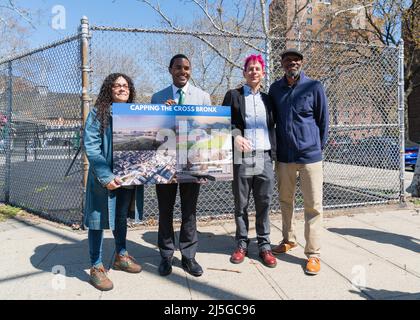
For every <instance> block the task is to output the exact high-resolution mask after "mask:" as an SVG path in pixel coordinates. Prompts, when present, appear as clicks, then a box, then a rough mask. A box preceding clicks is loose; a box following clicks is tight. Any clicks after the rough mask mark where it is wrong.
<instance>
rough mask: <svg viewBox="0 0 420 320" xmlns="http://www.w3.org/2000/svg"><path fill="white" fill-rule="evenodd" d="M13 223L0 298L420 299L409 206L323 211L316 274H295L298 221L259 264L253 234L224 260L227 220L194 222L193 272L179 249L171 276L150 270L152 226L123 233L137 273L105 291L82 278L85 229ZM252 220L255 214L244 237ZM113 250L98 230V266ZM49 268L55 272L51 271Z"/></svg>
mask: <svg viewBox="0 0 420 320" xmlns="http://www.w3.org/2000/svg"><path fill="white" fill-rule="evenodd" d="M19 220H20V221H19ZM19 220H16V219H10V220H8V221H6V222H3V223H0V252H2V255H1V256H0V299H94V300H104V299H168V300H179V299H180V300H184V299H185V300H191V299H192V300H196V299H217V300H224V299H268V300H272V299H420V255H419V253H420V214H419V210H418V209H415V208H407V209H399V208H398V207H396V206H387V207H382V208H373V207H371V208H364V209H358V210H354V211H353V213H351V211H350V214H349V213H347V214H337V215H334V216H330V215H329V214H328V212H326V214H325V217H324V232H323V241H322V244H323V247H322V269H321V273H320V274H319V275H317V276H308V275H305V273H304V266H305V262H306V259H305V255H304V253H303V247H304V245H305V241H304V239H303V220H302V219H301V218H300V219H298V220H297V221H296V222H297V235H298V242H299V246H298V247H297V248H295V249H294V250H293V251H291V252H290V254H283V255H280V256H278V264H277V267H276V268H274V269H271V268H267V267H265V266H264V265H262V263H261V262H260V260H259V258H258V251H257V246H256V243H255V238H253V241H252V243H251V245H250V248H249V250H250V251H249V256H248V257H247V258H246V259H245V261H244V262H243V263H242V264H239V265H234V264H231V263H230V262H229V257H230V254H231V252H232V250H233V249H234V244H235V242H234V232H235V224H234V221H232V220H230V221H220V222H211V223H199V228H198V229H199V252H198V254H197V257H196V258H197V261H198V262H199V263H200V264H201V265H202V267H203V269H204V275H203V276H202V277H199V278H195V277H192V276H190V275H189V274H187V273H185V272H184V271H183V270H182V268H181V262H180V259H181V256H180V253H179V251H177V252H176V254H175V257H176V258H175V259H174V267H173V272H172V274H171V275H170V276H168V277H161V276H159V274H158V271H157V268H158V265H159V262H160V256H159V251H158V249H157V247H156V243H157V228H156V227H139V228H136V229H129V232H128V251H129V253H130V254H131V255H132V256H134V257H135V258H136V259H137V260H138V261H139V262H140V263H141V264H142V266H143V271H142V272H141V273H140V274H127V273H124V272H121V271H115V270H110V272H109V276H110V278H111V280H112V281H113V282H114V289H113V290H111V291H108V292H100V291H98V290H96V289H94V288H93V287H92V286H91V285H90V284H89V283H88V280H89V276H88V273H89V259H88V243H87V233H86V232H82V231H72V230H71V229H70V228H67V227H63V226H60V225H58V224H54V223H51V222H46V221H44V220H42V219H36V218H35V219H26V218H25V219H24V220H22V219H19ZM253 225H254V220H252V221H251V226H252V229H251V230H250V236H251V237H255V229H254V228H253ZM175 230H179V226H176V229H175ZM177 235H178V234H177ZM271 240H272V244H277V243H278V242H279V241H280V240H281V218H280V217H279V215H273V216H272V218H271ZM113 250H114V242H113V237H112V233H111V232H109V231H107V232H106V238H105V240H104V261H105V263H106V267H109V266H110V265H111V263H112V259H113V253H114V252H113ZM57 270H61V275H60V274H59V275H55V274H54V273H56V272H57Z"/></svg>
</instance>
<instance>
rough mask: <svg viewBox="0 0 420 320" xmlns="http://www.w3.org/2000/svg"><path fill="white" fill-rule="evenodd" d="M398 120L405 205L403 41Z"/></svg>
mask: <svg viewBox="0 0 420 320" xmlns="http://www.w3.org/2000/svg"><path fill="white" fill-rule="evenodd" d="M398 121H399V132H400V142H401V144H400V205H405V204H406V203H405V190H404V189H405V187H404V173H405V163H404V153H405V132H404V131H405V121H404V41H403V40H402V39H401V40H400V43H399V47H398Z"/></svg>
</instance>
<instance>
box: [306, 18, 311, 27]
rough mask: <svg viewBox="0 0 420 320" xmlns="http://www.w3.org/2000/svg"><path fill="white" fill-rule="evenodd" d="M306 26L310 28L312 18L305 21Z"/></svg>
mask: <svg viewBox="0 0 420 320" xmlns="http://www.w3.org/2000/svg"><path fill="white" fill-rule="evenodd" d="M306 25H308V26H311V25H312V18H307V19H306Z"/></svg>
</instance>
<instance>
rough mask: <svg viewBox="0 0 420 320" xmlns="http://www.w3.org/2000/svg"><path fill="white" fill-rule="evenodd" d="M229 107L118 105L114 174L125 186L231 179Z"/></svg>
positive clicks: (114, 116) (114, 122)
mask: <svg viewBox="0 0 420 320" xmlns="http://www.w3.org/2000/svg"><path fill="white" fill-rule="evenodd" d="M230 116H231V115H230V107H226V106H202V105H200V106H196V105H172V106H167V105H160V104H132V103H114V104H113V105H112V131H113V172H114V174H115V175H117V176H118V177H120V178H121V179H122V180H123V185H125V186H128V185H140V184H144V185H148V184H166V183H184V182H197V181H198V179H200V178H206V179H207V180H210V181H227V180H232V179H233V176H232V163H233V160H232V159H233V157H232V156H233V155H232V135H231V121H230V120H231V119H230Z"/></svg>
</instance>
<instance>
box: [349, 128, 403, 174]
mask: <svg viewBox="0 0 420 320" xmlns="http://www.w3.org/2000/svg"><path fill="white" fill-rule="evenodd" d="M351 156H352V163H353V164H356V165H362V166H367V167H375V168H384V169H391V170H396V169H398V168H399V163H400V143H399V139H398V137H391V136H379V137H369V138H364V139H360V140H357V141H356V144H355V146H354V149H353V151H352V153H351Z"/></svg>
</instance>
